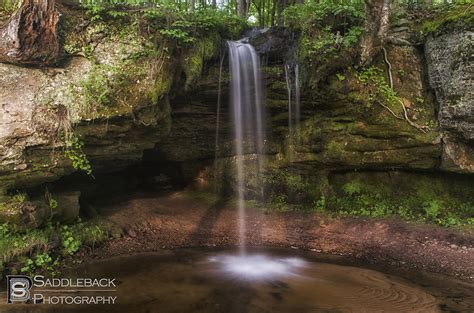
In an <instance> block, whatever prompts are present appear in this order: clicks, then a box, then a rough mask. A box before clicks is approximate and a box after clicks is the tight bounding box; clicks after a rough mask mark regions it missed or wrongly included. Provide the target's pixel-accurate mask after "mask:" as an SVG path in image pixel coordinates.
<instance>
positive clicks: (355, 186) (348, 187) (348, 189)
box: [342, 181, 362, 196]
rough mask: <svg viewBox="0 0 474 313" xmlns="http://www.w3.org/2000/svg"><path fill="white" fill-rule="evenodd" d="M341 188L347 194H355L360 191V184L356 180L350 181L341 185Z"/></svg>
mask: <svg viewBox="0 0 474 313" xmlns="http://www.w3.org/2000/svg"><path fill="white" fill-rule="evenodd" d="M342 190H344V192H345V193H346V195H348V196H355V195H358V194H360V193H361V192H362V184H361V183H360V182H358V181H351V182H349V183H347V184H345V185H344V186H342Z"/></svg>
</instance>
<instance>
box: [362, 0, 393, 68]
mask: <svg viewBox="0 0 474 313" xmlns="http://www.w3.org/2000/svg"><path fill="white" fill-rule="evenodd" d="M389 17H390V0H365V31H364V35H363V36H362V42H361V47H362V52H361V59H360V63H361V64H362V65H368V64H370V63H372V61H373V59H374V57H375V56H376V55H377V53H379V52H380V50H381V49H382V47H383V44H384V43H385V40H386V38H387V34H388V30H389Z"/></svg>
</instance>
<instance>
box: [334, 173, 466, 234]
mask: <svg viewBox="0 0 474 313" xmlns="http://www.w3.org/2000/svg"><path fill="white" fill-rule="evenodd" d="M342 190H343V192H344V194H345V195H344V196H339V197H331V198H330V199H328V200H327V201H326V207H327V208H329V210H330V211H333V212H334V211H335V212H337V214H340V215H342V216H354V217H357V216H362V217H384V218H386V217H392V216H398V217H400V218H402V219H404V220H408V221H414V222H428V223H435V224H438V225H441V226H445V227H449V226H463V225H473V223H472V219H473V214H474V211H473V205H474V204H473V203H460V202H459V201H457V200H454V199H452V198H440V196H439V195H436V194H435V193H433V192H431V190H424V189H423V188H420V190H419V191H418V193H417V194H416V195H403V196H401V197H400V198H397V197H394V195H393V194H391V191H385V190H383V189H380V190H377V189H376V188H374V186H373V185H366V184H363V183H361V182H359V181H351V182H349V183H346V184H344V185H343V186H342Z"/></svg>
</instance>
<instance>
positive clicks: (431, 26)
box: [420, 3, 474, 35]
mask: <svg viewBox="0 0 474 313" xmlns="http://www.w3.org/2000/svg"><path fill="white" fill-rule="evenodd" d="M458 23H462V24H465V25H472V24H473V23H474V5H473V4H472V3H471V4H467V5H455V6H452V7H449V8H448V9H446V8H444V9H443V11H442V12H440V13H438V14H436V15H435V17H434V18H431V19H429V20H428V21H425V22H424V23H423V24H422V25H421V27H420V32H421V34H422V35H428V34H432V33H436V32H438V31H441V30H442V29H444V28H446V27H448V26H450V25H454V24H458Z"/></svg>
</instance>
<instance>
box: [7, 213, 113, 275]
mask: <svg viewBox="0 0 474 313" xmlns="http://www.w3.org/2000/svg"><path fill="white" fill-rule="evenodd" d="M109 227H110V226H109V224H107V223H105V222H101V221H100V220H98V221H90V222H79V223H77V224H74V225H60V224H55V225H53V224H51V223H49V224H48V225H46V227H44V228H41V229H26V230H22V231H19V230H17V229H16V228H15V227H13V226H12V225H9V224H6V223H5V224H1V225H0V257H1V259H0V267H1V265H2V264H10V263H12V262H13V263H21V264H22V265H21V268H19V270H20V271H21V272H24V273H28V274H31V273H35V272H43V271H48V272H50V274H54V273H56V268H57V267H58V266H59V265H60V262H61V261H62V260H63V258H64V257H65V256H66V257H67V256H70V255H73V254H74V253H76V252H77V251H78V249H79V248H80V247H81V246H82V245H90V246H94V245H95V244H97V243H99V242H102V241H104V240H106V239H107V238H108V231H107V229H108V228H109ZM58 235H59V239H60V245H58Z"/></svg>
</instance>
